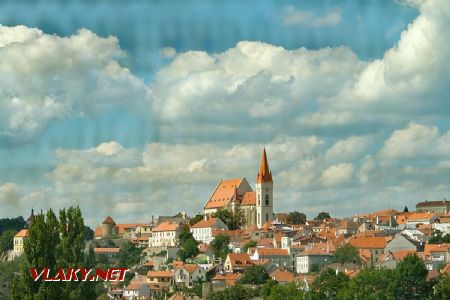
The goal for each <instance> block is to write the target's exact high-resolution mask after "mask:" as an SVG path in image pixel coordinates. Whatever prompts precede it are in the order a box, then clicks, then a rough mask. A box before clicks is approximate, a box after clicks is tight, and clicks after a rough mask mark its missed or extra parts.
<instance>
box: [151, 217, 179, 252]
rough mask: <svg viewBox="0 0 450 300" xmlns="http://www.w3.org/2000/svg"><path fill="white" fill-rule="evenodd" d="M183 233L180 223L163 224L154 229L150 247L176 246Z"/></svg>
mask: <svg viewBox="0 0 450 300" xmlns="http://www.w3.org/2000/svg"><path fill="white" fill-rule="evenodd" d="M181 231H182V225H180V224H178V223H170V222H162V223H161V224H159V225H158V226H156V227H155V228H153V232H152V236H151V237H150V239H149V247H162V246H166V247H168V246H176V245H177V244H178V238H179V236H180V234H181Z"/></svg>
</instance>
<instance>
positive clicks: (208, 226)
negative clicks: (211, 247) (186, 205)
mask: <svg viewBox="0 0 450 300" xmlns="http://www.w3.org/2000/svg"><path fill="white" fill-rule="evenodd" d="M213 229H228V227H227V225H225V223H224V222H223V221H222V220H221V219H219V218H209V217H208V216H207V215H205V217H204V218H203V220H201V221H199V222H197V223H195V224H194V225H192V226H191V229H190V230H191V233H192V235H193V236H194V239H196V240H197V241H199V242H202V243H206V244H209V243H211V241H212V240H213V235H212V232H213Z"/></svg>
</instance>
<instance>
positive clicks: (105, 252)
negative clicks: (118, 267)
mask: <svg viewBox="0 0 450 300" xmlns="http://www.w3.org/2000/svg"><path fill="white" fill-rule="evenodd" d="M119 253H120V248H94V256H95V260H96V261H98V262H118V261H119Z"/></svg>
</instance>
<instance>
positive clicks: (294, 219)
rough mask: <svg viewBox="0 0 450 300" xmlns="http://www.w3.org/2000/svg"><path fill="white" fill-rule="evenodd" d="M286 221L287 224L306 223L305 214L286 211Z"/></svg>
mask: <svg viewBox="0 0 450 300" xmlns="http://www.w3.org/2000/svg"><path fill="white" fill-rule="evenodd" d="M286 221H287V223H288V224H291V225H292V224H295V225H298V224H305V223H306V215H305V214H304V213H301V212H298V211H293V212H290V213H288V215H287V218H286Z"/></svg>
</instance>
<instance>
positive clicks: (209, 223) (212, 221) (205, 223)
mask: <svg viewBox="0 0 450 300" xmlns="http://www.w3.org/2000/svg"><path fill="white" fill-rule="evenodd" d="M218 220H219V219H218V218H209V219H207V220H205V219H201V220H200V221H198V222H197V223H195V224H194V225H192V226H191V228H209V227H215V226H216V224H217V222H218Z"/></svg>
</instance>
